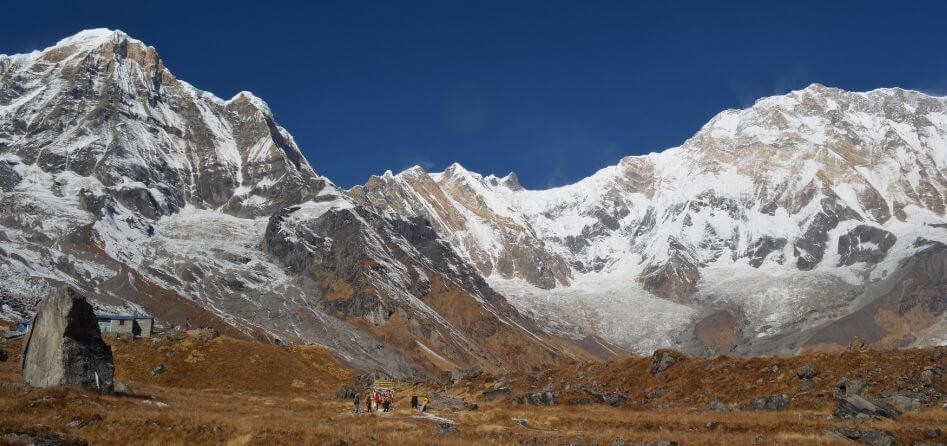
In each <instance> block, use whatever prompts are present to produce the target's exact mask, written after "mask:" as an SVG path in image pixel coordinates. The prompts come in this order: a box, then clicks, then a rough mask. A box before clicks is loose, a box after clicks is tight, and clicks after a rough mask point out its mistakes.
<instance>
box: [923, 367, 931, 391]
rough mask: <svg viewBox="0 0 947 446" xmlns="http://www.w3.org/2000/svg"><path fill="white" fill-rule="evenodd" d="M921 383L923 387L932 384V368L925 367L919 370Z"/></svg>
mask: <svg viewBox="0 0 947 446" xmlns="http://www.w3.org/2000/svg"><path fill="white" fill-rule="evenodd" d="M921 384H923V385H924V386H925V387H931V386H933V385H934V370H933V369H925V370H924V371H923V372H921Z"/></svg>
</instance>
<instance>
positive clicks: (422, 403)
mask: <svg viewBox="0 0 947 446" xmlns="http://www.w3.org/2000/svg"><path fill="white" fill-rule="evenodd" d="M428 402H430V400H428V399H427V396H422V397H421V399H420V401H418V403H419V404H418V410H420V411H421V412H424V411H425V410H427V403H428Z"/></svg>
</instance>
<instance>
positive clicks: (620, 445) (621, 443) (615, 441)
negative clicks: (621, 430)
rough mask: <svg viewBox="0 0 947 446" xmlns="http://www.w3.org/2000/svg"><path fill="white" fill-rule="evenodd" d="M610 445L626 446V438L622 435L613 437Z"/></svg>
mask: <svg viewBox="0 0 947 446" xmlns="http://www.w3.org/2000/svg"><path fill="white" fill-rule="evenodd" d="M609 445H610V446H625V439H624V438H621V437H615V438H612V442H611V443H609Z"/></svg>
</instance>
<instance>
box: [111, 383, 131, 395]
mask: <svg viewBox="0 0 947 446" xmlns="http://www.w3.org/2000/svg"><path fill="white" fill-rule="evenodd" d="M115 392H116V393H132V387H131V385H129V384H128V381H115Z"/></svg>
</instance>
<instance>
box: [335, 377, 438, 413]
mask: <svg viewBox="0 0 947 446" xmlns="http://www.w3.org/2000/svg"><path fill="white" fill-rule="evenodd" d="M391 387H392V386H391V385H390V384H388V382H387V381H386V382H382V383H379V382H378V381H376V383H375V385H373V386H372V388H371V389H370V390H369V391H368V392H366V393H365V397H364V398H365V411H366V412H368V413H372V412H378V411H382V412H391V411H392V409H393V407H392V406H393V405H394V396H395V395H394V391H393V390H392V388H391ZM353 399H354V402H355V413H360V412H361V408H362V394H361V393H359V392H355V396H354V398H353ZM428 402H429V400H428V397H426V396H423V395H422V396H420V397H419V396H417V395H414V396H412V397H411V408H412V409H417V410H418V411H420V412H424V411H426V410H427V405H428Z"/></svg>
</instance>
